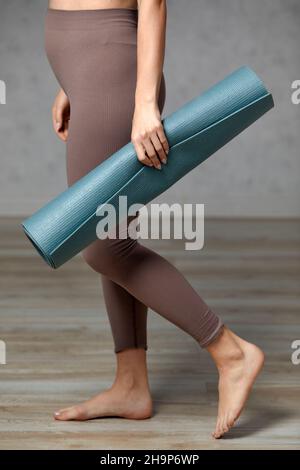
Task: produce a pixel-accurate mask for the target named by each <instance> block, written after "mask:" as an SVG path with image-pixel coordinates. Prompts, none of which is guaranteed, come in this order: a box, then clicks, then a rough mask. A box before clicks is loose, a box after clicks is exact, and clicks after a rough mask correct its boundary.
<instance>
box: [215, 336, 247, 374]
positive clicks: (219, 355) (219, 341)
mask: <svg viewBox="0 0 300 470" xmlns="http://www.w3.org/2000/svg"><path fill="white" fill-rule="evenodd" d="M206 350H207V351H208V352H209V354H210V355H211V357H212V359H213V360H214V362H215V364H216V367H217V368H218V369H219V370H220V369H221V370H223V369H224V368H227V367H232V366H234V365H236V364H238V363H240V362H241V361H243V359H244V351H243V349H242V348H241V346H240V344H239V342H238V341H236V339H235V338H234V336H233V334H231V331H230V330H229V329H228V328H227V327H224V328H223V331H222V332H221V334H220V335H219V336H218V337H217V338H216V340H215V341H213V342H212V343H211V344H209V345H208V346H207V348H206Z"/></svg>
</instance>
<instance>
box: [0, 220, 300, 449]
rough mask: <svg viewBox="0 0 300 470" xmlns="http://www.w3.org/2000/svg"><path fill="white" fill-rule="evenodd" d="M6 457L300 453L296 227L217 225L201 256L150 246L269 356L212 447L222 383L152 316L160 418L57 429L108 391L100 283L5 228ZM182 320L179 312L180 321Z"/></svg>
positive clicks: (172, 246)
mask: <svg viewBox="0 0 300 470" xmlns="http://www.w3.org/2000/svg"><path fill="white" fill-rule="evenodd" d="M0 224H1V233H0V289H1V299H0V321H1V323H0V340H4V341H5V342H6V346H7V364H6V365H0V400H1V402H0V448H1V449H48V448H51V449H176V450H180V449H289V448H291V449H299V448H300V393H299V387H300V365H298V366H296V365H293V364H292V362H291V353H292V349H291V343H292V341H293V340H295V339H300V327H299V324H300V295H299V294H300V221H291V220H290V221H288V220H287V221H283V220H281V221H276V220H275V221H269V222H264V221H257V220H252V221H242V220H232V221H229V220H210V221H207V222H206V227H205V248H204V249H203V250H201V251H198V252H197V251H196V252H195V251H184V249H183V243H182V242H179V241H157V242H154V241H152V242H147V243H145V242H143V243H145V244H146V245H147V246H152V247H154V248H155V249H156V250H157V251H159V252H160V253H161V254H162V255H164V256H165V257H167V258H168V259H169V260H170V261H171V262H173V263H174V264H175V265H176V266H177V267H178V268H179V269H180V270H182V271H183V273H184V274H185V275H186V276H187V277H188V279H189V280H190V282H191V283H192V285H193V286H194V287H195V288H196V289H197V290H198V292H199V293H201V295H202V296H203V298H204V299H205V300H206V302H207V303H209V305H210V306H211V307H213V308H214V309H215V311H216V312H218V313H219V314H220V315H221V316H222V317H223V319H224V320H225V322H226V323H227V324H228V325H229V326H230V327H231V328H233V329H234V330H235V331H236V332H237V333H238V334H240V335H241V336H244V337H246V338H248V339H249V340H252V341H255V342H256V343H257V344H258V345H259V346H261V347H262V348H263V349H264V351H265V352H266V366H265V369H264V372H263V373H262V375H261V376H260V378H259V380H258V382H257V384H256V387H255V390H254V392H253V394H252V395H251V397H250V400H249V402H248V407H247V409H246V411H245V413H244V414H243V416H242V417H241V419H240V422H239V423H238V425H237V426H236V428H234V429H233V430H232V432H231V433H230V434H229V435H228V437H226V438H225V439H223V440H220V441H215V440H213V439H212V438H211V437H210V432H211V430H212V429H213V427H214V423H215V417H216V409H217V393H216V384H217V375H216V372H215V369H214V366H213V364H212V362H211V360H210V359H209V357H208V355H207V353H206V351H202V350H200V349H199V347H198V346H197V344H196V342H195V341H194V340H193V339H191V338H190V337H189V336H187V335H186V334H185V333H183V332H181V331H179V330H178V329H177V328H176V327H174V326H173V325H172V324H170V323H168V322H167V321H166V320H164V319H162V318H161V317H159V316H158V315H157V314H156V313H154V312H152V311H151V312H149V333H148V335H149V355H148V358H149V373H150V383H151V390H152V393H153V397H154V402H155V414H154V416H153V418H151V419H149V420H145V421H127V420H124V419H118V418H108V419H100V420H94V421H91V422H85V423H76V422H69V423H62V422H56V421H54V420H53V419H52V412H53V411H54V410H56V409H57V408H59V407H63V406H66V405H70V404H75V403H78V402H80V401H81V400H84V399H87V398H89V397H90V396H91V395H93V394H95V393H96V392H98V391H100V390H103V389H105V388H106V387H108V386H109V385H110V384H111V383H112V380H113V377H114V371H115V362H114V359H115V358H114V354H113V343H112V338H111V334H110V328H109V323H108V320H107V316H106V313H105V308H104V303H103V297H102V292H101V288H100V286H99V280H98V277H97V275H96V274H95V273H94V272H93V271H92V270H90V268H88V267H87V266H86V265H85V264H84V263H83V261H82V259H81V257H77V258H76V259H74V260H72V261H70V262H69V263H67V264H66V265H64V266H63V267H61V268H60V269H58V270H55V271H54V270H52V269H51V268H49V267H48V266H47V265H46V264H45V263H44V262H43V261H42V260H41V259H40V257H39V256H38V255H37V254H36V253H35V251H34V250H33V248H32V247H31V245H30V244H29V243H28V241H27V240H26V239H25V236H24V235H23V233H22V232H21V230H20V228H19V225H18V224H19V220H16V219H1V220H0ZM182 313H183V315H184V312H182Z"/></svg>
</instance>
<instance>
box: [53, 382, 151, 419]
mask: <svg viewBox="0 0 300 470" xmlns="http://www.w3.org/2000/svg"><path fill="white" fill-rule="evenodd" d="M151 415H152V399H151V396H150V392H149V390H147V389H145V388H141V387H139V386H131V387H127V388H126V387H124V386H120V385H113V386H112V387H111V388H110V389H109V390H106V391H104V392H103V393H100V394H99V395H96V396H95V397H93V398H91V399H90V400H88V401H85V402H84V403H81V404H80V405H76V406H71V407H69V408H64V409H62V410H59V411H57V412H55V413H54V418H55V419H57V420H60V421H70V420H75V421H85V420H88V419H93V418H102V417H105V416H118V417H120V418H127V419H146V418H150V417H151Z"/></svg>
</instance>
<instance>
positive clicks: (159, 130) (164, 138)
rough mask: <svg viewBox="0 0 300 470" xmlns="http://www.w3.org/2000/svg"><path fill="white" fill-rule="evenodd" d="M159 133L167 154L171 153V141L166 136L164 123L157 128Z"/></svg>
mask: <svg viewBox="0 0 300 470" xmlns="http://www.w3.org/2000/svg"><path fill="white" fill-rule="evenodd" d="M156 132H157V135H158V138H159V140H160V142H161V144H162V146H163V148H164V151H165V153H166V154H168V153H169V151H170V147H169V142H168V140H167V137H166V134H165V131H164V128H163V125H162V124H161V125H160V126H159V127H158V129H157V131H156Z"/></svg>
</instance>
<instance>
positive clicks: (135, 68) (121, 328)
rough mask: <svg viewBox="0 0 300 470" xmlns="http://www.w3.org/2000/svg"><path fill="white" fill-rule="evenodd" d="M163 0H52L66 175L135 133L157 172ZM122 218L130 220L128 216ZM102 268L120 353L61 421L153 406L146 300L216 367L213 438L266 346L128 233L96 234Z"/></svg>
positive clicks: (161, 158) (144, 412)
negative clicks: (248, 337) (245, 335)
mask: <svg viewBox="0 0 300 470" xmlns="http://www.w3.org/2000/svg"><path fill="white" fill-rule="evenodd" d="M165 29H166V1H165V0H137V1H136V0H111V1H110V0H84V1H83V0H72V1H71V0H50V2H49V8H48V11H47V17H46V51H47V56H48V59H49V62H50V64H51V66H52V68H53V71H54V73H55V75H56V77H57V79H58V81H59V83H60V86H61V90H60V91H59V93H58V95H57V97H56V99H55V103H54V106H53V125H54V128H55V131H56V133H57V135H58V136H59V137H60V138H61V139H62V140H63V141H65V142H66V146H67V177H68V184H69V185H71V184H73V183H74V182H75V181H76V180H78V179H79V178H81V177H82V176H84V175H85V174H86V173H88V172H89V171H90V170H92V169H93V168H94V167H95V166H97V165H99V164H100V163H101V162H102V161H103V160H105V159H106V158H107V157H109V156H110V155H111V154H112V153H114V152H115V151H116V150H118V149H119V148H121V147H122V146H123V145H125V144H127V143H128V141H129V140H131V141H132V143H133V145H134V147H135V150H136V153H137V158H138V159H139V161H140V162H141V163H142V164H144V165H148V166H152V167H153V171H159V170H160V169H161V165H162V164H166V165H167V161H168V150H169V147H168V142H167V139H166V136H165V133H164V129H163V126H162V122H161V112H162V109H163V106H164V102H165V79H164V75H163V62H164V48H165ZM129 219H130V218H128V220H127V222H129V221H130V220H129ZM82 254H83V257H84V259H85V261H86V262H87V263H88V264H89V265H90V266H91V268H93V269H94V270H95V271H96V272H97V273H99V275H100V276H101V281H102V287H103V292H104V298H105V303H106V307H107V312H108V315H109V320H110V324H111V329H112V334H113V338H114V345H115V353H116V359H117V374H116V378H115V381H114V383H113V385H112V387H111V388H110V389H109V390H106V391H104V392H103V393H100V394H99V395H97V396H95V397H93V398H92V399H90V400H89V401H87V402H85V403H83V404H80V405H78V406H72V407H70V408H65V409H62V410H59V411H57V412H56V413H55V418H56V419H57V420H62V421H65V420H87V419H91V418H95V417H103V416H120V417H123V418H129V419H145V418H149V417H150V416H151V414H152V400H151V395H150V390H149V384H148V378H147V364H146V351H147V335H146V320H147V308H148V307H150V308H152V309H153V310H155V311H156V312H158V313H159V314H161V315H162V316H164V317H165V318H166V319H168V320H169V321H171V322H172V323H174V324H175V325H177V326H179V327H180V328H181V329H182V330H184V331H186V332H187V333H188V334H190V335H191V336H192V337H193V338H194V339H195V340H196V341H197V342H198V344H199V345H200V346H201V347H202V348H205V349H206V350H207V351H208V353H209V354H210V355H211V357H212V359H213V360H214V362H215V364H216V366H217V369H218V372H219V411H218V418H217V423H216V428H215V430H214V432H213V436H214V437H215V438H220V437H221V436H222V435H223V434H224V433H225V432H227V431H228V430H229V429H230V427H231V426H233V424H234V422H235V421H236V420H237V418H238V416H239V415H240V413H241V411H242V408H243V407H244V404H245V401H246V399H247V396H248V394H249V391H250V389H251V387H252V385H253V382H254V380H255V378H256V376H257V374H258V373H259V371H260V369H261V368H262V365H263V353H262V351H261V350H260V349H259V348H257V347H256V346H255V345H253V344H250V343H248V342H246V341H245V340H243V339H241V338H239V337H238V336H237V335H236V334H234V333H233V332H232V331H230V330H229V329H228V328H227V327H226V326H225V325H224V324H223V323H222V321H221V319H220V318H219V317H218V316H217V315H216V314H215V313H214V312H213V311H212V310H211V309H210V308H209V307H208V306H207V305H206V304H205V302H204V301H203V300H202V299H201V297H200V296H199V295H198V294H197V292H196V291H195V290H194V289H193V288H192V286H191V285H190V284H189V283H188V282H187V280H186V279H185V278H184V277H183V276H182V274H180V273H179V272H178V271H177V270H176V269H175V267H173V266H172V265H171V264H170V263H169V262H168V261H167V260H165V259H164V258H162V257H161V256H159V255H158V254H156V253H154V252H153V251H151V250H149V249H147V248H146V247H143V246H142V245H140V244H139V243H138V242H137V240H134V239H132V238H130V237H127V238H125V239H116V240H113V239H109V238H107V239H105V240H100V239H99V240H96V241H95V242H94V243H92V245H90V246H89V247H88V248H86V249H85V250H84V251H83V252H82Z"/></svg>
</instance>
